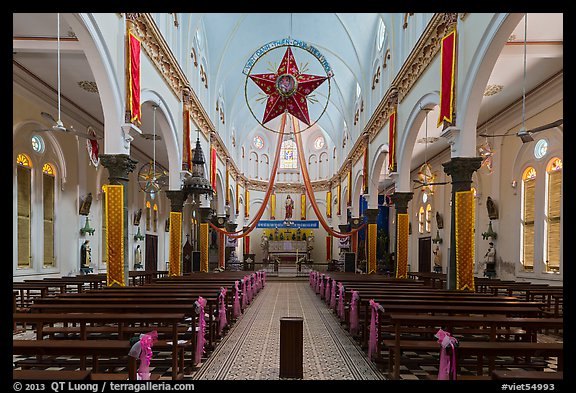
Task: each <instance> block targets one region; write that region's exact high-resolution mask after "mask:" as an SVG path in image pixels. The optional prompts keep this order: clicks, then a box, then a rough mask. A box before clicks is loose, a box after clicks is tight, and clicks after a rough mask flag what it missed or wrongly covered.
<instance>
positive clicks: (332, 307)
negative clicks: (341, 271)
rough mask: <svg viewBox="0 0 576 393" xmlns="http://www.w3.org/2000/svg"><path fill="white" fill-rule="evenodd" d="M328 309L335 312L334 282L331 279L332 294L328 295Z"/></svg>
mask: <svg viewBox="0 0 576 393" xmlns="http://www.w3.org/2000/svg"><path fill="white" fill-rule="evenodd" d="M330 308H331V309H332V310H336V280H335V279H332V294H331V295H330Z"/></svg>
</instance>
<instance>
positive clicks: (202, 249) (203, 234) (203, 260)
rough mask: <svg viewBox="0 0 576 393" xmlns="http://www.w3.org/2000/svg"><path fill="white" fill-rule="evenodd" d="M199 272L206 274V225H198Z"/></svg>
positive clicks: (205, 223) (204, 223)
mask: <svg viewBox="0 0 576 393" xmlns="http://www.w3.org/2000/svg"><path fill="white" fill-rule="evenodd" d="M200 271H201V272H204V273H208V223H207V222H203V223H200Z"/></svg>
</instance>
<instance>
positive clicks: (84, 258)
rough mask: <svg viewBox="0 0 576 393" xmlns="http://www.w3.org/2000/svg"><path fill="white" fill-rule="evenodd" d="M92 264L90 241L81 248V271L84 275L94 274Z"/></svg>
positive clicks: (85, 242) (85, 241) (86, 241)
mask: <svg viewBox="0 0 576 393" xmlns="http://www.w3.org/2000/svg"><path fill="white" fill-rule="evenodd" d="M90 263H92V249H91V248H90V240H84V243H83V244H82V246H81V247H80V271H81V272H82V273H84V274H88V273H92V268H91V267H90Z"/></svg>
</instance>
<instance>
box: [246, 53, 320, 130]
mask: <svg viewBox="0 0 576 393" xmlns="http://www.w3.org/2000/svg"><path fill="white" fill-rule="evenodd" d="M250 78H251V79H252V80H253V81H254V83H256V85H257V86H258V87H259V88H260V89H261V90H262V91H263V92H264V94H266V95H267V96H268V101H267V102H266V109H265V110H264V118H263V119H262V124H265V123H268V122H269V121H270V120H272V119H274V118H275V117H277V116H279V115H280V114H282V113H283V112H288V113H290V114H292V115H293V116H295V117H296V118H298V119H299V120H301V121H302V122H304V123H306V125H310V116H309V114H308V103H307V101H306V96H308V95H309V94H310V93H312V92H313V91H314V90H315V89H316V88H317V87H318V86H320V85H321V84H322V83H323V82H324V81H325V80H326V79H328V77H325V76H318V75H309V74H301V73H300V71H299V70H298V66H297V65H296V60H295V59H294V55H293V54H292V51H291V50H290V47H288V48H287V49H286V53H284V57H283V58H282V62H281V63H280V65H279V66H278V70H277V71H276V73H275V74H254V75H250Z"/></svg>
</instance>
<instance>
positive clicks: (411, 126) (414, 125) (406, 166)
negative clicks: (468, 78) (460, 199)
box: [396, 91, 476, 192]
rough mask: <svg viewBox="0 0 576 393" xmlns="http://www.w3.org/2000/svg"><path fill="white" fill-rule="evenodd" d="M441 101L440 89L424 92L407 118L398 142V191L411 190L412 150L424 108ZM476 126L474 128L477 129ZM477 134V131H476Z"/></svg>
mask: <svg viewBox="0 0 576 393" xmlns="http://www.w3.org/2000/svg"><path fill="white" fill-rule="evenodd" d="M439 103H440V95H439V92H438V91H433V92H429V93H426V94H424V95H423V96H422V97H421V98H420V99H419V100H418V101H417V102H416V104H415V105H414V107H412V110H411V111H410V114H409V115H408V119H407V120H406V126H405V128H404V130H402V132H399V133H398V135H401V140H399V141H398V142H399V143H398V149H397V150H396V151H397V152H399V156H398V157H396V161H397V162H398V166H397V168H398V178H397V182H396V191H399V192H411V191H412V190H411V186H410V166H411V162H412V150H413V149H414V144H415V143H416V138H417V137H418V131H419V130H420V126H421V125H422V123H423V122H424V119H425V118H426V113H425V112H423V111H422V108H430V107H434V106H436V105H438V104H439ZM475 129H476V128H474V130H475ZM474 135H476V133H474ZM475 148H476V142H475V141H474V149H475Z"/></svg>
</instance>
